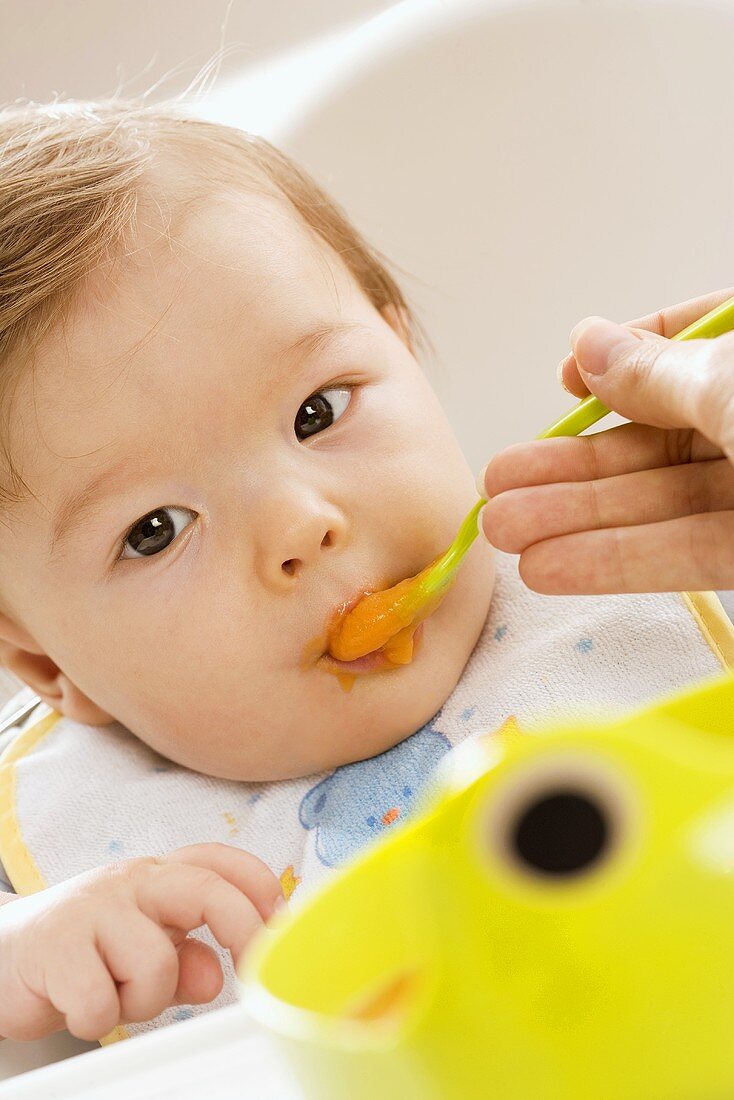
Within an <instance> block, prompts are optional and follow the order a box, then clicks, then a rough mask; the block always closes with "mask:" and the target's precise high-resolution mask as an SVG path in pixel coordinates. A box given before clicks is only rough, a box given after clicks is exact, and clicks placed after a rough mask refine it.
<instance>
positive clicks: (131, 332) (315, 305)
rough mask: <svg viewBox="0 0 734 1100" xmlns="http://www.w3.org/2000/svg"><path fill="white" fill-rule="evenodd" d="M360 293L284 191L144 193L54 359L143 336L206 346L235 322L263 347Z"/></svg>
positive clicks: (87, 357)
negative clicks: (130, 228) (190, 197)
mask: <svg viewBox="0 0 734 1100" xmlns="http://www.w3.org/2000/svg"><path fill="white" fill-rule="evenodd" d="M366 304H367V303H366V300H365V297H364V294H363V293H362V291H361V288H359V287H358V286H357V284H356V282H355V280H354V279H353V277H352V275H351V274H350V272H349V270H348V268H347V267H346V265H345V264H344V263H343V262H342V261H341V260H340V258H339V257H338V255H337V254H336V252H335V251H334V250H333V249H331V248H330V246H329V245H328V244H327V243H326V242H325V241H323V240H322V239H321V238H320V237H319V236H318V235H317V234H316V233H315V231H313V230H312V229H311V227H310V226H308V225H307V224H306V223H305V222H304V221H303V219H302V218H301V217H300V215H299V214H298V213H297V211H295V210H294V209H292V208H289V206H288V204H287V202H286V201H285V200H284V199H278V198H274V197H272V196H269V195H261V194H254V193H252V192H247V191H242V192H239V191H237V192H235V191H232V190H226V191H224V190H222V191H213V192H211V193H208V194H206V195H201V196H197V197H196V200H195V201H188V202H179V203H178V204H176V203H175V202H174V201H172V200H170V199H169V200H168V201H167V202H165V203H164V202H162V201H160V200H158V199H157V197H156V196H155V195H154V194H153V195H148V196H146V198H145V200H144V201H143V203H141V207H140V210H139V212H138V217H137V225H136V228H135V232H134V234H133V235H132V236H131V237H129V238H128V240H127V241H126V242H125V246H124V248H122V249H121V250H120V252H119V254H117V255H115V256H113V257H111V258H110V261H109V263H107V264H105V265H101V266H100V268H98V269H97V270H96V271H94V272H92V273H91V274H90V276H89V279H88V281H87V283H86V285H85V286H84V288H83V291H82V293H81V294H80V297H79V299H78V302H77V307H76V309H75V310H74V311H73V312H72V313H70V315H69V318H68V322H67V323H65V326H64V328H65V331H64V332H63V334H61V333H58V334H57V335H58V336H61V335H63V342H62V341H61V340H58V341H57V344H56V347H55V348H54V349H53V353H54V357H58V355H59V354H60V352H61V349H62V346H63V349H64V351H63V354H64V356H65V358H67V359H68V358H73V360H74V361H75V362H77V363H79V364H80V365H84V364H88V365H90V366H91V365H93V364H95V363H99V362H100V359H101V358H102V359H104V358H105V357H106V356H112V357H117V358H118V359H123V358H126V357H129V356H130V355H135V354H136V353H137V352H136V349H137V348H138V347H139V346H141V345H142V344H143V343H144V342H146V341H148V340H150V339H156V340H158V341H164V340H168V341H169V342H170V343H171V346H172V348H173V349H174V350H175V342H176V341H177V340H179V339H187V340H195V341H196V342H197V343H199V344H200V345H201V347H202V350H205V349H211V348H212V346H213V345H214V344H216V340H221V341H223V342H231V341H233V340H234V339H235V336H236V334H238V333H239V334H241V333H243V331H245V330H246V332H247V337H248V341H249V343H250V345H251V346H252V347H253V348H258V349H261V350H262V351H263V352H264V351H266V350H268V349H271V348H275V347H276V346H277V345H280V344H281V343H285V344H287V343H288V341H289V340H291V341H292V340H295V339H297V338H298V336H299V334H301V333H303V332H304V331H305V330H307V329H308V328H309V327H313V323H314V321H321V320H323V321H324V322H328V321H329V320H330V319H338V318H339V316H340V315H341V314H342V313H343V312H345V311H347V310H348V309H349V307H350V305H354V306H355V307H356V308H357V309H358V310H359V311H360V312H363V311H364V309H365V306H366Z"/></svg>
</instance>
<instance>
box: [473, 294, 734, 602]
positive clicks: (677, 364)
mask: <svg viewBox="0 0 734 1100" xmlns="http://www.w3.org/2000/svg"><path fill="white" fill-rule="evenodd" d="M731 297H734V288H729V289H727V290H722V291H719V292H717V293H714V294H710V295H707V296H705V297H703V298H697V299H692V300H691V301H688V302H683V303H682V304H680V305H676V306H671V307H669V308H668V309H664V310H661V311H659V312H658V313H655V314H651V315H649V316H647V317H642V318H639V319H638V320H635V321H631V322H630V323H629V325H627V326H622V325H618V324H615V323H613V322H612V321H607V320H603V319H602V318H599V317H589V318H586V320H584V321H582V322H581V323H580V324H578V325H577V326H576V327H575V329H574V330H573V332H572V333H571V347H572V355H570V356H568V357H567V358H566V359H565V360H563V361H562V363H561V364H560V366H559V375H560V377H561V380H562V382H563V383H564V385H565V386H566V388H567V389H568V390H569V392H572V393H574V394H575V395H576V396H578V397H581V396H584V395H585V394H586V393H587V392H588V391H591V392H592V393H593V394H595V395H596V396H597V397H598V398H599V399H600V400H601V401H602V402H603V403H604V404H605V405H607V406H608V407H609V408H612V409H614V410H615V411H616V412H618V413H620V414H621V415H622V416H624V417H627V418H629V419H630V420H632V421H635V423H632V424H625V425H622V426H621V427H617V428H612V429H610V430H608V431H605V432H598V433H595V434H593V435H589V436H581V437H578V438H559V439H548V440H538V441H536V442H532V443H521V444H518V445H516V446H514V447H509V448H507V449H506V450H504V451H502V452H500V454H498V455H496V456H495V457H494V458H493V459H492V461H491V462H490V463H489V465H488V467H487V469H486V470H485V473H484V489H485V492H486V495H487V496H488V497H489V504H488V505H487V507H485V508H484V509H483V511H482V524H483V527H484V532H485V534H486V536H487V538H488V539H489V541H490V542H491V543H492V544H493V545H494V546H496V547H498V549H500V550H506V551H508V552H509V553H513V554H520V573H521V575H522V577H523V580H524V581H525V583H526V584H527V585H528V586H529V587H530V588H533V589H535V590H536V591H538V592H546V593H599V592H662V591H675V590H680V589H694V590H696V589H708V588H714V589H716V588H719V589H721V588H734V334H725V335H723V336H719V337H717V338H716V339H713V340H690V341H682V342H676V341H671V340H670V337H671V336H673V335H674V334H675V333H677V332H680V331H681V330H682V329H683V328H685V327H686V326H687V325H689V324H691V323H692V322H693V321H694V320H696V319H697V318H699V317H701V316H703V314H705V313H708V312H709V310H711V309H713V308H714V307H715V306H717V305H719V304H721V302H724V301H726V300H727V299H728V298H731Z"/></svg>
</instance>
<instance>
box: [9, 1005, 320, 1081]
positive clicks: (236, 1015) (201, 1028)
mask: <svg viewBox="0 0 734 1100" xmlns="http://www.w3.org/2000/svg"><path fill="white" fill-rule="evenodd" d="M1 1056H2V1043H0V1057H1ZM281 1067H282V1059H279V1058H278V1057H277V1055H276V1054H275V1052H274V1050H273V1048H272V1047H271V1046H270V1041H269V1039H268V1037H267V1035H265V1034H263V1033H262V1032H261V1031H260V1030H259V1029H256V1028H255V1025H254V1024H253V1023H252V1022H251V1021H250V1020H249V1019H248V1017H247V1015H246V1014H245V1012H244V1011H243V1009H242V1007H241V1006H240V1005H239V1004H235V1005H230V1006H229V1007H227V1008H220V1009H216V1010H214V1011H212V1012H210V1013H207V1014H205V1015H204V1016H198V1017H196V1018H195V1019H192V1020H183V1021H181V1022H180V1023H176V1024H172V1025H171V1026H170V1027H166V1028H161V1029H160V1030H158V1031H153V1032H150V1033H149V1034H145V1035H139V1036H137V1037H136V1038H134V1039H126V1040H124V1041H122V1042H119V1043H114V1044H112V1045H111V1046H107V1047H101V1048H100V1049H99V1050H91V1051H88V1052H87V1053H85V1054H79V1055H77V1056H76V1057H74V1058H68V1059H66V1061H62V1062H56V1063H54V1064H53V1065H51V1066H44V1067H43V1068H42V1069H35V1070H31V1071H30V1072H29V1073H24V1074H21V1075H20V1076H19V1077H14V1078H11V1079H10V1080H8V1081H6V1082H4V1083H3V1084H1V1085H0V1100H40V1098H41V1097H43V1098H44V1100H46V1098H48V1097H51V1096H52V1097H53V1098H54V1100H72V1098H73V1100H130V1098H131V1097H134V1098H135V1100H201V1097H204V1096H208V1097H211V1098H212V1100H302V1094H301V1092H300V1090H298V1088H297V1087H296V1086H295V1084H293V1082H292V1081H291V1079H290V1078H287V1077H286V1076H285V1071H284V1070H283V1069H282V1068H281Z"/></svg>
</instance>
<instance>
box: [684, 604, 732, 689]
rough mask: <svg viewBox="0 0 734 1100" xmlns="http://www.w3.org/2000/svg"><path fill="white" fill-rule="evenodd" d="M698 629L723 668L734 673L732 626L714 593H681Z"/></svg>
mask: <svg viewBox="0 0 734 1100" xmlns="http://www.w3.org/2000/svg"><path fill="white" fill-rule="evenodd" d="M681 596H682V597H683V602H684V603H685V605H686V607H687V608H688V610H689V611H690V612H691V614H692V615H693V618H694V619H695V621H696V625H697V626H698V629H699V630H700V631H701V634H702V635H703V637H704V640H705V641H706V642H707V643H708V645H709V647H710V648H711V650H712V651H713V652H714V654H715V655H716V657H718V659H719V661H720V663H721V665H722V667H723V668H725V669H728V670H729V671H734V624H732V622H731V619H730V618H729V616H728V615H727V613H726V611H725V610H724V607H723V605H722V603H721V600H720V599H719V597H718V596H717V595H716V593H715V592H681Z"/></svg>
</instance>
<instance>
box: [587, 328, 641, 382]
mask: <svg viewBox="0 0 734 1100" xmlns="http://www.w3.org/2000/svg"><path fill="white" fill-rule="evenodd" d="M638 343H639V339H638V337H637V336H635V335H634V333H632V332H630V330H629V329H628V328H625V327H624V325H617V324H615V322H614V321H607V320H606V319H605V318H604V317H586V318H585V319H584V320H583V321H580V322H579V324H578V325H576V327H575V328H574V329H573V331H572V332H571V346H572V347H573V354H574V357H575V359H576V365H577V366H578V368H579V370H580V371H581V372H582V374H591V375H600V374H604V372H605V371H606V370H607V368H608V367H609V364H610V363H613V362H614V360H615V359H617V358H618V357H619V356H620V355H621V354H622V353H623V352H624V351H626V350H627V349H628V348H630V347H632V346H633V345H635V344H638Z"/></svg>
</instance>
